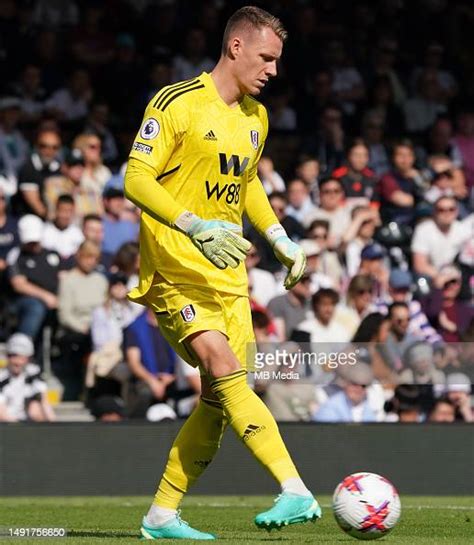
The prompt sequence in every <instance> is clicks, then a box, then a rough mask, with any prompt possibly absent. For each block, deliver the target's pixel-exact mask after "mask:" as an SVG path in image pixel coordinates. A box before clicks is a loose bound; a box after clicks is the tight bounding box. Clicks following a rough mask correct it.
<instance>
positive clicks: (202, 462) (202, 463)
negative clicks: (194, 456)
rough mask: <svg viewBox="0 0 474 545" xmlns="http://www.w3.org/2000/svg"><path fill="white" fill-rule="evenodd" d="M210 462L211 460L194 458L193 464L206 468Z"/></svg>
mask: <svg viewBox="0 0 474 545" xmlns="http://www.w3.org/2000/svg"><path fill="white" fill-rule="evenodd" d="M210 463H211V460H194V465H195V466H198V467H201V468H203V469H204V468H206V467H207V466H208V465H209V464H210Z"/></svg>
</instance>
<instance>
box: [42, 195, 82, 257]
mask: <svg viewBox="0 0 474 545" xmlns="http://www.w3.org/2000/svg"><path fill="white" fill-rule="evenodd" d="M74 220H75V204H74V199H73V198H72V197H71V195H60V196H59V198H58V200H57V201H56V214H55V216H54V219H53V221H51V222H47V223H46V225H45V226H44V230H43V238H42V240H41V243H42V245H43V248H45V249H46V250H54V251H55V252H57V253H58V254H59V255H60V257H61V261H62V266H61V268H68V267H67V266H68V264H69V261H70V258H71V257H72V256H73V255H74V254H75V253H76V252H77V250H78V248H79V246H80V244H81V243H82V241H83V240H84V235H83V234H82V231H81V230H80V228H79V227H78V226H77V225H75V223H74Z"/></svg>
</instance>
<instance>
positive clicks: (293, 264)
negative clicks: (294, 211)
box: [266, 223, 306, 290]
mask: <svg viewBox="0 0 474 545" xmlns="http://www.w3.org/2000/svg"><path fill="white" fill-rule="evenodd" d="M266 237H267V240H268V241H269V242H270V244H271V245H272V248H273V252H274V253H275V256H276V258H277V259H278V261H279V262H280V263H282V264H283V265H284V266H285V267H287V268H288V274H287V275H286V278H285V281H284V283H283V285H284V286H285V288H286V289H287V290H290V289H291V288H293V287H294V286H295V285H296V284H297V283H298V282H299V281H300V280H301V277H302V276H303V274H304V271H305V269H306V256H305V254H304V252H303V250H302V248H301V247H300V246H298V244H296V243H295V242H293V241H292V240H291V239H290V238H289V237H288V235H287V234H286V231H285V229H284V228H283V227H282V226H281V225H280V224H279V223H277V224H276V225H272V226H271V227H269V228H268V229H267V231H266Z"/></svg>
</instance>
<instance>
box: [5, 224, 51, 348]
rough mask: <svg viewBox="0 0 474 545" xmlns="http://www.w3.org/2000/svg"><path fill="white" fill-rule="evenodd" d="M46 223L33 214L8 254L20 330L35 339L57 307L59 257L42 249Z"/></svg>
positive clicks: (9, 271)
mask: <svg viewBox="0 0 474 545" xmlns="http://www.w3.org/2000/svg"><path fill="white" fill-rule="evenodd" d="M43 229H44V225H43V222H42V221H41V220H40V219H39V218H38V217H37V216H33V215H31V214H28V215H26V216H23V217H22V218H21V219H20V221H19V222H18V232H19V237H20V243H21V246H20V247H19V248H17V249H14V250H12V252H14V254H12V253H11V254H10V255H9V259H8V260H9V266H8V276H9V278H10V282H11V285H12V288H13V291H14V292H15V295H16V300H15V308H16V312H17V315H18V327H17V329H18V331H19V332H20V333H24V334H25V335H28V336H29V337H31V338H32V339H36V338H37V336H38V333H39V332H40V330H41V327H42V326H43V323H44V321H45V319H46V317H47V315H48V312H49V311H50V310H53V309H55V308H56V307H57V304H58V300H57V296H56V294H57V290H58V272H59V264H60V257H59V255H58V254H57V253H56V252H54V251H51V250H45V249H44V248H43V247H42V246H41V239H42V237H43Z"/></svg>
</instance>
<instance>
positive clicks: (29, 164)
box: [12, 129, 62, 219]
mask: <svg viewBox="0 0 474 545" xmlns="http://www.w3.org/2000/svg"><path fill="white" fill-rule="evenodd" d="M61 145H62V142H61V136H60V134H59V133H58V132H57V131H55V130H51V129H44V130H40V131H39V132H38V134H37V136H36V142H35V148H34V150H33V152H32V154H31V155H30V157H29V158H28V160H27V161H26V163H25V164H24V166H23V167H22V169H21V170H20V173H19V176H18V186H19V192H18V194H17V195H16V196H15V197H14V199H13V203H12V204H13V209H14V210H15V213H16V214H17V215H18V216H23V215H25V214H35V215H36V216H39V217H40V218H42V219H46V217H47V206H46V196H45V180H46V179H47V178H49V177H50V176H55V175H57V174H58V173H59V170H60V168H61V160H60V152H61Z"/></svg>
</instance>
